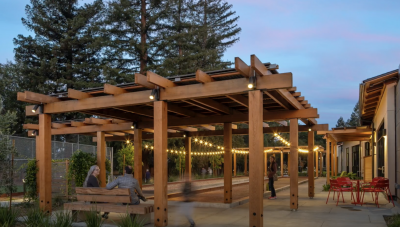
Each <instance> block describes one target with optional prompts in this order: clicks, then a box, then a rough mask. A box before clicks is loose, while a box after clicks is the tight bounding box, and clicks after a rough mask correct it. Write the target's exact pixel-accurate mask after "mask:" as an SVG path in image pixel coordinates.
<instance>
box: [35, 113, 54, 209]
mask: <svg viewBox="0 0 400 227" xmlns="http://www.w3.org/2000/svg"><path fill="white" fill-rule="evenodd" d="M38 142H39V144H38V145H39V146H38V148H39V152H38V151H36V153H39V162H38V166H39V179H40V180H39V181H37V184H38V185H39V192H40V193H39V207H40V209H41V210H43V211H45V212H47V213H49V214H51V211H52V200H51V198H52V197H51V176H52V175H51V116H50V115H48V114H39V140H38Z"/></svg>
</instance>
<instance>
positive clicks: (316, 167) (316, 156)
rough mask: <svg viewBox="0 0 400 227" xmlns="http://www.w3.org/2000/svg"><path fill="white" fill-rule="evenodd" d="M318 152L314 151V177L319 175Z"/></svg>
mask: <svg viewBox="0 0 400 227" xmlns="http://www.w3.org/2000/svg"><path fill="white" fill-rule="evenodd" d="M318 154H319V152H318V151H316V152H315V176H316V177H319V170H318V167H319V165H318V162H319V158H318Z"/></svg>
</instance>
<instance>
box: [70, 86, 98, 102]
mask: <svg viewBox="0 0 400 227" xmlns="http://www.w3.org/2000/svg"><path fill="white" fill-rule="evenodd" d="M91 97H93V95H91V94H88V93H85V92H82V91H78V90H75V89H71V88H68V98H70V99H87V98H91Z"/></svg>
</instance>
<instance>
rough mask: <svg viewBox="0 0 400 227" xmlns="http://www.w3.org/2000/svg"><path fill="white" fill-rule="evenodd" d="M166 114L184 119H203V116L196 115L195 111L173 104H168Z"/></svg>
mask: <svg viewBox="0 0 400 227" xmlns="http://www.w3.org/2000/svg"><path fill="white" fill-rule="evenodd" d="M168 112H172V113H176V114H180V115H183V116H186V117H204V115H203V114H199V113H196V112H195V111H192V110H189V109H186V108H182V107H180V106H178V105H175V104H173V103H168Z"/></svg>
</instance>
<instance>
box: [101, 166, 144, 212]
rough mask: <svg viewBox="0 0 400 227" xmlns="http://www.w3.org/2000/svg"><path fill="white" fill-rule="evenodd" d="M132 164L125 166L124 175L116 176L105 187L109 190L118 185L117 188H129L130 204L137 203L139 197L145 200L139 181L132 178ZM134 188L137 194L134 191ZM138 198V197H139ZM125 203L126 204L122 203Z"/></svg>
mask: <svg viewBox="0 0 400 227" xmlns="http://www.w3.org/2000/svg"><path fill="white" fill-rule="evenodd" d="M132 172H133V169H132V166H126V167H125V175H124V176H122V177H118V178H117V179H116V180H114V181H113V182H111V183H108V184H107V186H106V188H107V189H108V190H111V189H113V188H115V187H117V186H118V188H129V190H130V192H131V204H130V205H139V204H140V199H142V200H143V201H146V200H147V199H146V198H145V197H144V195H143V193H142V190H141V189H140V185H139V182H138V181H137V180H136V179H135V178H133V176H132ZM135 190H136V192H137V193H138V194H136V193H135ZM139 198H140V199H139ZM124 205H126V204H124Z"/></svg>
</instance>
